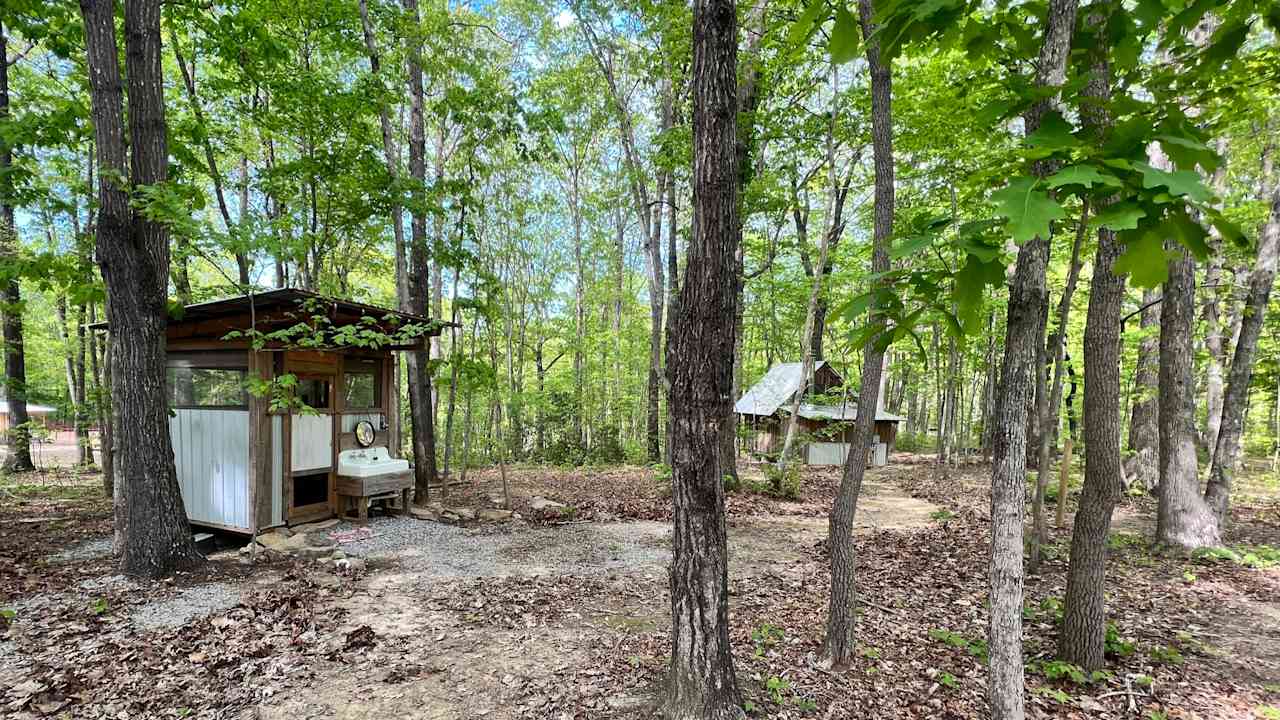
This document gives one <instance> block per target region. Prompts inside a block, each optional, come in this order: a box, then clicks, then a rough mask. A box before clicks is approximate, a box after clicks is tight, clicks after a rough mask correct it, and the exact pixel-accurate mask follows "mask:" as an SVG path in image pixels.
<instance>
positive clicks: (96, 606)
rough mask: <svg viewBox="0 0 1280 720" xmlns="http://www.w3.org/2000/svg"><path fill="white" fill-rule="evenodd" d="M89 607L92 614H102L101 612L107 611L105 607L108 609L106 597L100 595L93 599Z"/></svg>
mask: <svg viewBox="0 0 1280 720" xmlns="http://www.w3.org/2000/svg"><path fill="white" fill-rule="evenodd" d="M89 609H90V610H91V611H93V614H94V615H102V614H104V613H105V612H106V611H107V609H108V608H107V599H106V598H101V597H100V598H98V599H97V600H94V601H93V605H91V606H90V607H89Z"/></svg>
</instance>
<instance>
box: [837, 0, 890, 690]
mask: <svg viewBox="0 0 1280 720" xmlns="http://www.w3.org/2000/svg"><path fill="white" fill-rule="evenodd" d="M874 14H875V11H874V7H873V5H872V0H859V1H858V15H859V18H860V20H861V25H862V36H863V38H864V40H865V43H866V57H867V67H868V69H869V71H870V74H871V144H872V156H873V162H874V165H875V209H874V219H873V227H872V242H871V273H872V275H873V276H876V277H881V276H882V275H883V273H885V272H887V271H888V270H889V246H890V244H891V243H892V242H893V214H894V209H895V194H894V165H893V74H892V67H891V66H890V64H889V63H888V62H886V61H884V60H883V59H882V58H881V56H880V41H879V40H878V39H877V36H876V34H875V32H876V26H875V24H874V22H873V16H874ZM875 282H877V283H883V280H877V281H875ZM871 312H873V313H874V312H877V308H876V306H875V304H873V307H872V309H871ZM870 319H871V320H872V321H874V319H875V318H874V317H873V318H870ZM877 340H878V338H871V339H869V340H868V341H867V343H866V344H865V345H863V348H862V380H861V382H862V386H861V387H860V388H859V390H858V414H857V417H856V418H855V419H854V423H853V438H852V439H851V441H850V443H849V456H848V457H847V458H846V459H845V463H844V468H843V470H842V472H841V475H840V489H839V491H838V493H837V495H836V499H835V502H834V503H833V504H832V507H831V515H830V517H829V518H828V521H827V533H828V544H829V545H830V546H831V597H830V599H829V601H828V605H827V634H826V637H825V638H824V639H823V641H822V656H821V662H822V663H823V664H824V665H826V666H827V667H831V668H843V667H846V666H848V664H849V662H850V660H851V659H852V658H853V650H854V646H855V643H854V639H853V629H854V620H855V613H854V602H855V600H856V598H855V592H854V591H855V582H854V581H855V578H854V573H855V560H856V557H855V555H854V546H853V519H854V516H855V514H856V513H857V511H858V496H859V494H860V493H861V492H862V478H863V476H864V475H865V474H866V470H867V449H868V448H869V447H870V446H871V438H872V434H873V432H874V430H875V415H876V408H877V407H879V399H880V376H881V374H882V373H883V372H884V351H883V350H881V349H880V348H879V347H878V346H877V345H876V341H877Z"/></svg>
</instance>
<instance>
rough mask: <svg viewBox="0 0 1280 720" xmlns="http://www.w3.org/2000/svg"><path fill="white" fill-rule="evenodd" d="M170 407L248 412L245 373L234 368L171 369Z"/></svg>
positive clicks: (169, 386)
mask: <svg viewBox="0 0 1280 720" xmlns="http://www.w3.org/2000/svg"><path fill="white" fill-rule="evenodd" d="M166 380H167V381H168V382H167V386H168V392H169V405H170V406H171V407H175V408H200V407H203V408H245V407H248V405H249V396H248V393H247V392H246V391H245V371H244V370H237V369H232V368H202V367H186V366H184V367H170V368H167V370H166Z"/></svg>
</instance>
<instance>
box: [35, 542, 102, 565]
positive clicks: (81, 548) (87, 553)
mask: <svg viewBox="0 0 1280 720" xmlns="http://www.w3.org/2000/svg"><path fill="white" fill-rule="evenodd" d="M110 555H111V538H109V537H104V538H98V539H97V540H86V541H85V542H82V543H80V544H79V545H76V546H74V547H69V548H67V549H66V550H63V551H62V552H60V553H56V554H54V555H50V556H49V562H52V563H69V562H80V561H82V560H97V559H98V558H104V557H109V556H110Z"/></svg>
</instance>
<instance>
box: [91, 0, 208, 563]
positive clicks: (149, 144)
mask: <svg viewBox="0 0 1280 720" xmlns="http://www.w3.org/2000/svg"><path fill="white" fill-rule="evenodd" d="M80 9H81V13H82V15H83V17H84V28H85V49H86V51H87V55H88V62H87V66H88V71H89V86H90V92H91V99H92V107H93V127H94V138H95V143H96V147H97V151H98V173H99V174H98V185H99V197H98V202H99V210H98V225H97V257H98V263H99V265H100V267H101V269H102V279H103V281H104V283H105V284H106V290H107V323H108V325H109V326H110V327H111V333H112V336H113V341H112V342H111V343H110V350H111V354H112V357H111V363H110V364H111V372H110V375H111V398H112V401H113V403H112V412H113V415H114V418H113V420H112V428H113V430H114V438H113V440H114V441H115V442H116V443H118V444H119V445H120V446H121V447H124V448H128V452H122V453H118V454H116V455H115V457H114V468H115V471H116V473H117V480H116V485H117V487H118V488H119V492H120V494H121V496H122V498H123V503H122V510H123V512H122V513H118V515H117V523H118V524H119V525H120V526H121V527H122V528H123V533H122V534H123V538H122V540H123V542H122V547H121V558H120V567H121V570H123V571H124V572H126V573H129V574H138V575H149V576H152V577H159V576H161V575H164V574H166V573H169V572H171V571H173V570H175V569H179V568H184V567H190V566H193V565H196V564H198V563H199V562H201V561H202V558H201V556H200V553H199V552H197V551H196V547H195V542H194V541H193V539H192V536H191V529H190V527H189V526H188V525H187V517H186V511H185V510H184V508H183V505H182V495H181V492H180V490H179V488H178V479H177V473H176V472H175V470H174V465H173V447H172V445H171V442H170V439H169V407H168V401H167V398H166V397H165V393H164V387H165V326H166V325H167V323H168V315H167V297H168V293H167V284H168V278H169V229H168V226H167V225H166V224H165V223H164V222H163V221H162V220H161V219H159V218H157V217H153V216H151V215H150V214H149V213H148V212H147V210H148V208H145V207H143V208H136V209H133V208H130V203H129V190H133V191H134V192H137V193H143V192H144V191H146V190H158V189H161V188H162V187H163V186H164V184H165V182H166V180H167V178H168V164H169V150H168V133H167V129H166V125H165V114H164V81H163V77H162V70H161V63H160V51H161V48H160V1H159V0H127V1H126V2H125V6H124V35H125V62H126V66H125V67H126V69H127V71H128V72H127V74H128V111H129V116H128V117H129V125H128V133H129V142H128V148H129V153H128V173H127V174H126V171H125V170H126V169H125V162H126V161H125V157H126V149H125V147H126V146H125V127H124V123H123V112H122V107H121V105H122V98H121V94H122V89H123V88H122V85H121V78H120V75H121V73H120V65H119V61H118V53H117V45H116V30H115V3H114V1H113V0H81V3H80ZM126 178H127V182H128V185H127V186H126V185H125V184H124V183H125V182H126Z"/></svg>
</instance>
